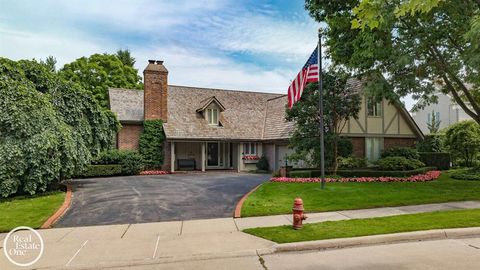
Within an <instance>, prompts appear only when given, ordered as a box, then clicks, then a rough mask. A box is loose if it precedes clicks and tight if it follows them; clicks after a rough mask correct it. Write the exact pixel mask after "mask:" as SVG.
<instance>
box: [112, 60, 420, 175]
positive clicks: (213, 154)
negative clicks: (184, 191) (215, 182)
mask: <svg viewBox="0 0 480 270" xmlns="http://www.w3.org/2000/svg"><path fill="white" fill-rule="evenodd" d="M143 74H144V91H141V90H128V89H110V90H109V98H110V109H111V110H112V111H113V112H115V113H116V114H117V116H118V119H119V120H120V122H121V124H122V128H121V129H120V131H119V133H118V136H117V147H118V148H119V149H137V148H138V140H139V137H140V134H141V132H142V129H143V121H144V120H150V119H161V120H163V122H164V125H163V127H164V131H165V136H166V142H165V146H164V151H165V161H164V169H167V170H171V171H176V170H182V169H196V170H201V171H205V170H215V169H231V170H235V171H250V170H254V169H256V166H255V165H256V164H255V163H256V162H257V160H256V159H257V158H258V157H260V156H262V155H265V156H266V157H267V159H268V161H269V165H270V169H271V170H277V169H279V168H280V166H282V165H284V164H285V162H286V161H285V158H286V156H287V155H288V154H289V153H291V152H292V149H289V148H288V147H287V144H288V138H289V137H290V134H292V132H293V130H294V123H291V122H287V121H286V120H285V108H286V104H287V96H286V95H282V94H272V93H259V92H246V91H234V90H222V89H207V88H197V87H186V86H174V85H168V71H167V69H166V68H165V67H164V66H163V62H162V61H153V60H149V64H148V66H147V67H146V68H145V70H144V72H143ZM352 85H353V86H354V87H360V88H361V85H360V83H356V84H355V82H353V84H352ZM367 105H368V106H367ZM372 106H373V107H372ZM367 107H368V108H367ZM342 135H344V136H346V137H349V138H352V142H353V144H354V152H355V154H356V155H358V156H362V157H368V158H369V159H371V160H374V159H376V158H378V156H379V154H380V150H381V149H383V148H388V147H392V146H397V145H398V146H407V145H413V144H414V142H415V141H416V140H417V139H418V138H421V137H423V135H422V133H421V131H420V130H419V129H418V127H417V126H416V125H415V123H414V122H413V120H412V119H411V117H410V115H409V114H408V112H406V111H405V109H404V108H403V106H401V105H391V104H389V103H388V102H386V101H382V102H381V103H380V104H374V105H372V104H370V103H368V102H366V99H364V101H363V102H362V109H361V111H360V117H359V119H358V120H351V121H349V123H348V125H347V127H346V128H345V134H342ZM299 165H301V164H299Z"/></svg>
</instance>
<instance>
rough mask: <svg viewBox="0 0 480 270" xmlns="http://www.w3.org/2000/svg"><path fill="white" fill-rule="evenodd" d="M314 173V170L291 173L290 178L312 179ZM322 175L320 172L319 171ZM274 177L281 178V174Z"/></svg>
mask: <svg viewBox="0 0 480 270" xmlns="http://www.w3.org/2000/svg"><path fill="white" fill-rule="evenodd" d="M313 172H316V171H312V170H305V171H291V172H290V177H292V178H310V177H313ZM318 172H319V173H320V171H318ZM273 177H280V174H279V175H278V176H277V175H274V176H273Z"/></svg>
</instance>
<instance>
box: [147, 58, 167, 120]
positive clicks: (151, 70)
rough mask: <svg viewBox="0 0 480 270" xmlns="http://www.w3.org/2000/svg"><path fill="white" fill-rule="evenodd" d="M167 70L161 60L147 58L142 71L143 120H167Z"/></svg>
mask: <svg viewBox="0 0 480 270" xmlns="http://www.w3.org/2000/svg"><path fill="white" fill-rule="evenodd" d="M167 79H168V70H167V69H166V68H165V66H163V61H158V60H157V61H156V60H148V65H147V67H146V68H145V70H144V71H143V81H144V83H143V84H144V86H143V89H144V95H143V113H144V115H143V116H144V119H145V120H154V119H161V120H163V121H164V122H166V121H167V97H168V82H167Z"/></svg>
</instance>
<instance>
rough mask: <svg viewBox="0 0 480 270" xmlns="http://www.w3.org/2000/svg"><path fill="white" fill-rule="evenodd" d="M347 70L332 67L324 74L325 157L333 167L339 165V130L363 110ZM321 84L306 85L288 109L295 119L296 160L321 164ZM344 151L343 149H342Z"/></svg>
mask: <svg viewBox="0 0 480 270" xmlns="http://www.w3.org/2000/svg"><path fill="white" fill-rule="evenodd" d="M348 76H349V75H348V74H347V73H345V72H342V71H339V70H333V69H332V70H330V71H328V72H326V73H324V75H323V80H324V96H323V98H324V127H323V129H324V130H323V131H324V132H325V133H326V134H327V136H326V141H327V142H328V143H326V144H325V145H326V151H325V153H326V160H327V162H328V164H330V165H331V166H332V168H333V169H334V170H336V169H337V157H338V154H339V147H338V146H339V143H340V142H341V139H340V134H341V133H342V131H343V129H344V127H345V125H346V123H347V120H348V119H350V118H357V117H358V112H359V111H360V103H361V96H360V94H359V93H358V92H356V91H355V90H354V89H353V88H352V87H350V86H348V85H347V79H348ZM317 88H318V84H317V83H311V84H309V85H307V87H306V89H305V90H304V92H303V94H302V98H301V100H300V101H299V102H297V103H295V104H294V106H293V107H292V108H291V109H287V116H286V119H287V120H288V121H294V122H295V131H294V133H293V135H292V137H291V138H290V146H291V147H292V148H294V149H295V154H294V155H292V156H291V159H293V160H305V161H309V163H311V164H312V165H314V166H319V165H320V147H319V146H320V144H319V134H320V130H321V129H320V125H319V122H320V114H319V110H318V100H319V93H318V91H317ZM341 154H343V153H341Z"/></svg>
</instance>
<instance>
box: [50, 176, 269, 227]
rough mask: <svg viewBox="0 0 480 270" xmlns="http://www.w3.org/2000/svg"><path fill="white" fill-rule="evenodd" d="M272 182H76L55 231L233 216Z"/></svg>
mask: <svg viewBox="0 0 480 270" xmlns="http://www.w3.org/2000/svg"><path fill="white" fill-rule="evenodd" d="M268 179H269V175H260V174H241V173H207V174H198V173H196V174H173V175H158V176H122V177H112V178H90V179H79V180H73V181H72V183H73V185H74V193H73V200H72V205H71V207H70V209H69V210H68V211H67V213H66V214H65V215H64V216H63V217H62V218H61V219H60V220H59V221H58V222H57V223H56V225H55V227H73V226H88V225H105V224H127V223H128V224H131V223H144V222H158V221H171V220H188V219H203V218H219V217H231V216H232V215H233V211H234V208H235V205H236V203H237V202H238V201H239V200H240V198H241V197H242V196H243V195H244V194H245V193H247V192H248V191H250V190H251V189H252V188H253V187H255V186H257V185H258V184H260V183H262V182H264V181H267V180H268Z"/></svg>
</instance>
